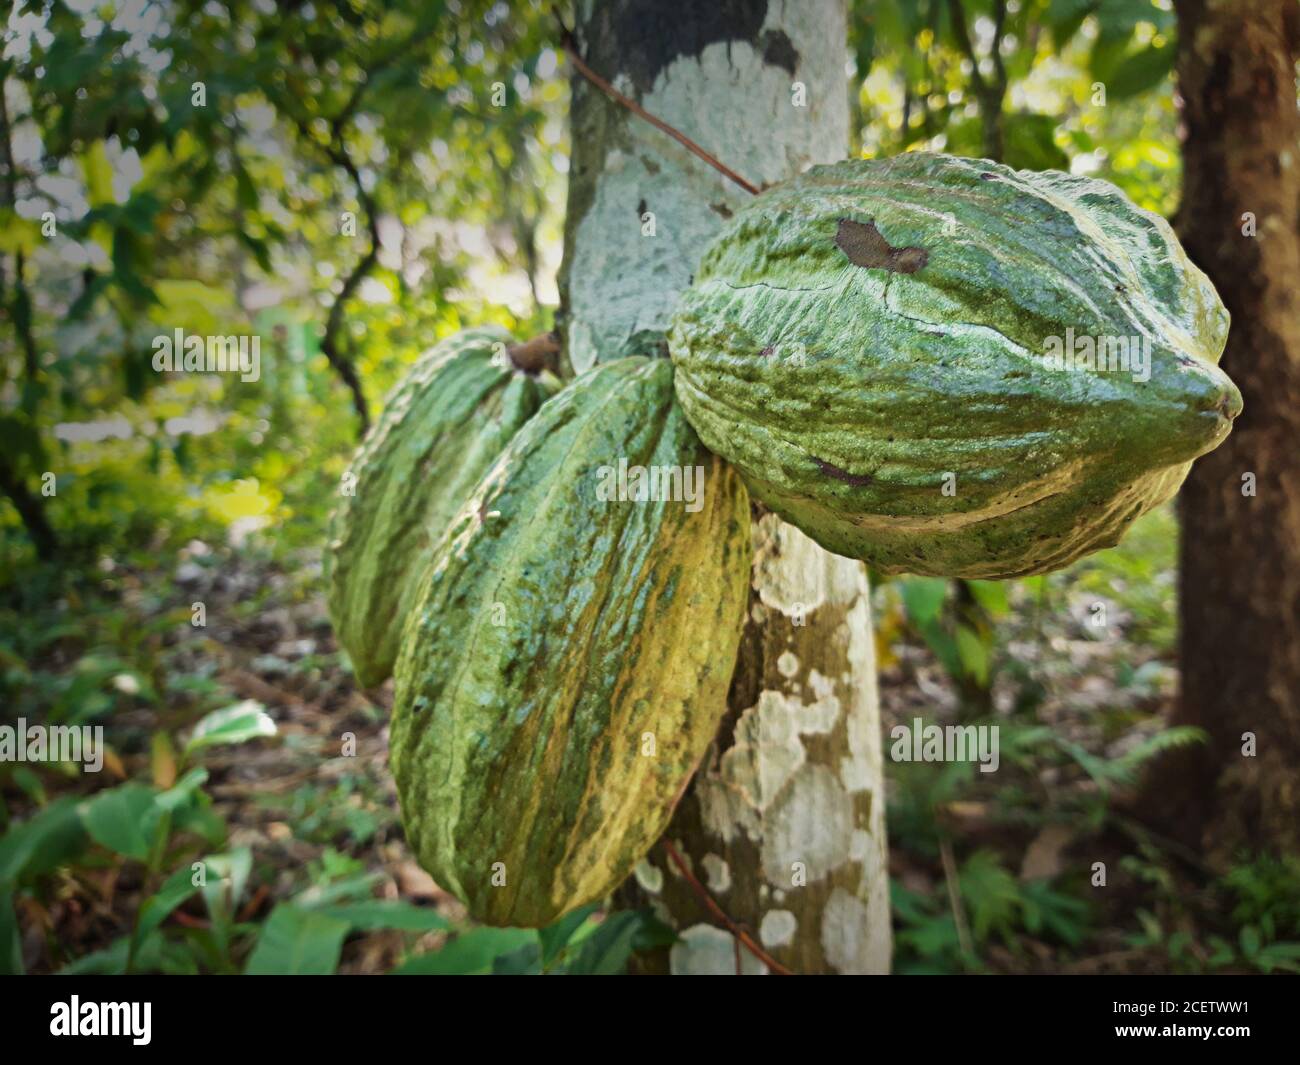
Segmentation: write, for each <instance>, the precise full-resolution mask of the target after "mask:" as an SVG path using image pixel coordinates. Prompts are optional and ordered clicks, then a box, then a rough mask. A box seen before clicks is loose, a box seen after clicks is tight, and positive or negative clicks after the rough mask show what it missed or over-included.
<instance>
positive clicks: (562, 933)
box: [537, 905, 600, 966]
mask: <svg viewBox="0 0 1300 1065" xmlns="http://www.w3.org/2000/svg"><path fill="white" fill-rule="evenodd" d="M599 908H600V907H599V906H596V905H591V906H580V907H578V909H576V910H574V911H573V912H572V913H566V914H565V915H564V916H563V917H561V918H560V919H559V920H558V921H556V922H555V923H554V924H552V925H547V927H545V928H541V929H538V932H537V938H538V939H539V940H541V944H542V965H543V966H546V965H549V964H550V963H551V962H552V961H554V960H555V958H556V957H557V956H558V955H559V954H560V952H561V951H562V950H564V948H565V947H566V946H568V944H569V941H570V940H571V939H572V938H573V936H574V934H575V933H576V932H577V931H578V929H579V928H580V927H581V926H582V922H583V921H585V920H587V918H588V917H590V916H591V915H592V914H593V913H595V912H596V911H597V910H598V909H599Z"/></svg>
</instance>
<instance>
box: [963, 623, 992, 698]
mask: <svg viewBox="0 0 1300 1065" xmlns="http://www.w3.org/2000/svg"><path fill="white" fill-rule="evenodd" d="M955 635H956V641H957V656H958V658H960V660H961V668H962V670H963V672H964V673H966V675H967V676H970V677H973V678H975V680H976V682H977V683H979V684H981V685H985V684H988V682H989V664H990V657H991V655H990V648H989V646H988V644H987V643H986V642H985V641H984V640H983V639H982V638H981V637H980V634H979V633H978V632H976V631H975V630H974V629H972V628H971V627H970V626H969V625H958V626H957V632H956V634H955Z"/></svg>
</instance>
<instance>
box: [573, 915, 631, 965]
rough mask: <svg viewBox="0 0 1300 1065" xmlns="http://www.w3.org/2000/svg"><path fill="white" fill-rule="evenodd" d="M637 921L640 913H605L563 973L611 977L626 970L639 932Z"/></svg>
mask: <svg viewBox="0 0 1300 1065" xmlns="http://www.w3.org/2000/svg"><path fill="white" fill-rule="evenodd" d="M641 920H642V919H641V914H640V913H638V912H637V911H635V910H619V911H617V912H616V913H611V914H609V915H608V916H607V917H606V918H605V919H604V920H603V921H601V922H600V925H599V926H598V927H597V929H596V931H595V932H593V933H592V934H591V935H590V936H589V937H588V938H587V940H586V941H585V942H584V943H583V944H582V949H581V950H579V951H578V956H577V957H576V958H574V960H573V962H572V963H571V964H570V965H569V966H568V968H567V971H568V972H569V973H571V974H573V975H585V974H590V975H596V976H612V975H615V974H618V973H622V972H624V971H626V969H627V963H628V961H629V960H630V959H631V957H632V952H633V949H634V945H635V943H636V939H637V935H638V933H639V932H640V931H641Z"/></svg>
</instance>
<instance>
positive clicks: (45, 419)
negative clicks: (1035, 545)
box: [0, 0, 1300, 974]
mask: <svg viewBox="0 0 1300 1065" xmlns="http://www.w3.org/2000/svg"><path fill="white" fill-rule="evenodd" d="M19 6H25V5H19ZM90 6H94V5H89V6H87V5H79V6H77V7H76V10H73V9H72V8H70V7H68V6H65V5H63V4H56V5H53V6H52V7H51V8H50V11H49V12H47V14H48V16H49V17H48V18H47V19H46V20H45V21H44V22H41V20H40V19H39V18H37V21H36V23H33V22H32V19H33V18H36V16H35V15H31V14H30V13H28V14H22V13H19V12H17V11H16V10H12V9H10V8H6V11H7V12H9V14H8V16H7V17H8V24H7V26H6V28H5V34H6V37H5V40H6V51H5V53H4V59H3V78H2V79H0V80H2V82H3V90H4V91H5V93H6V97H5V98H6V100H7V101H8V104H9V107H8V110H7V112H6V113H5V114H4V115H3V123H0V134H2V135H3V140H4V142H5V143H4V145H3V146H0V147H3V148H5V149H8V150H10V151H12V152H13V157H12V158H10V161H9V163H8V166H7V167H6V171H8V169H9V168H12V173H10V174H9V175H8V176H9V177H10V180H9V181H8V182H7V183H0V192H3V193H4V194H5V199H4V200H2V201H0V221H2V222H3V224H2V225H0V259H2V260H3V263H4V266H5V272H4V277H3V286H4V287H3V291H2V292H0V297H2V302H3V306H2V307H0V311H2V312H3V316H2V318H0V450H2V451H3V456H2V457H3V460H4V462H5V463H6V465H5V467H4V470H3V471H0V472H5V473H6V476H8V469H9V467H8V465H7V464H9V463H12V464H14V468H15V469H16V470H17V474H16V476H18V477H19V478H20V479H25V482H26V483H28V484H29V485H30V486H31V487H32V490H33V492H38V491H39V490H40V489H39V486H40V485H41V477H42V475H43V473H44V472H45V471H52V472H53V473H54V474H55V482H54V483H55V484H56V485H57V489H56V491H55V493H54V494H52V495H46V496H44V497H42V509H43V511H44V514H45V515H46V518H47V520H48V523H49V526H50V530H51V535H52V537H53V538H54V539H56V540H57V546H56V547H53V548H52V547H51V545H50V544H45V545H41V544H40V543H39V539H40V537H39V536H38V535H34V533H33V525H34V523H33V521H32V519H31V518H30V516H29V517H28V520H27V522H26V523H25V522H24V520H23V519H22V517H20V514H19V509H18V508H16V507H14V506H10V505H9V503H8V502H0V707H2V708H3V722H2V723H4V724H16V723H17V722H19V721H20V720H26V721H29V722H35V721H40V722H42V723H45V724H48V725H53V726H69V727H72V726H78V727H80V726H89V727H91V728H99V727H102V729H103V737H104V745H105V746H104V751H103V767H102V770H101V771H100V772H97V773H87V772H83V769H82V767H81V766H80V765H77V764H73V763H72V762H66V763H60V762H49V761H31V762H26V761H17V760H3V761H0V972H32V973H52V972H83V973H87V972H95V973H125V972H162V973H195V972H202V973H246V972H248V973H257V972H303V973H328V972H350V973H355V972H366V973H376V972H384V973H389V972H392V973H411V972H456V973H488V972H509V973H556V974H558V973H617V972H623V971H626V970H627V969H628V968H629V966H634V965H635V964H636V963H637V956H638V954H640V953H643V952H652V951H661V950H665V949H671V943H672V932H671V931H670V930H669V929H668V928H667V927H666V926H664V925H663V924H661V923H660V922H659V921H658V920H657V919H656V918H655V917H654V915H653V914H652V913H650V912H648V911H639V910H622V909H619V908H617V907H612V906H611V907H604V908H601V907H587V908H584V909H582V910H579V911H577V912H575V913H573V914H570V915H569V916H567V917H565V918H564V919H563V920H561V921H560V922H559V923H558V924H556V925H554V926H553V927H551V928H547V929H543V930H541V931H531V930H517V929H494V928H485V927H476V926H474V925H473V924H472V923H471V922H469V921H468V920H467V919H466V917H465V914H464V910H463V908H462V907H461V906H460V904H459V903H458V902H457V901H456V900H455V899H454V898H453V897H452V896H451V895H450V894H448V893H447V892H445V891H443V890H442V889H441V888H439V887H438V886H437V885H436V884H435V883H434V882H433V881H432V880H431V879H430V877H429V876H428V874H427V873H425V872H424V871H423V870H421V869H420V867H419V866H418V865H417V864H416V863H415V861H414V860H413V858H412V855H411V853H410V852H409V850H408V849H407V846H406V844H405V842H404V840H403V835H402V829H401V825H400V822H399V820H398V813H397V801H396V794H395V790H394V785H393V781H392V778H391V776H390V773H389V770H388V762H387V719H388V713H387V711H388V707H389V704H390V701H391V687H387V686H386V687H384V688H381V689H379V690H377V691H373V692H362V691H359V690H358V688H357V686H356V684H355V682H354V679H353V676H352V673H351V668H350V665H349V663H348V662H347V660H346V657H345V656H344V655H343V654H342V653H341V652H340V651H339V649H338V647H337V645H336V643H335V640H334V637H333V634H332V632H331V628H330V624H329V621H328V618H327V615H326V611H325V606H324V599H323V593H324V590H323V588H322V582H321V574H320V559H321V548H322V545H323V544H324V543H325V541H326V538H327V536H328V528H329V516H330V513H331V510H332V508H333V505H334V502H335V501H336V499H337V498H338V492H339V485H340V479H341V477H342V475H343V473H344V471H345V469H346V467H347V464H348V461H349V458H350V456H351V453H352V450H353V448H354V447H355V444H356V440H357V437H358V426H359V424H360V421H361V414H360V412H359V408H366V409H367V410H368V413H369V414H371V415H373V414H374V412H375V411H376V410H377V409H378V408H379V405H380V403H381V400H382V397H383V395H384V394H385V392H386V391H387V389H388V388H389V387H391V385H392V384H393V383H394V382H395V381H396V380H397V379H398V378H399V377H400V375H401V374H402V373H403V372H404V370H405V369H406V368H408V367H409V366H410V364H411V363H412V362H413V361H414V359H415V358H416V357H417V356H418V354H419V353H420V352H421V351H423V350H426V349H427V348H428V347H430V346H431V345H432V344H433V343H434V342H435V341H437V340H438V339H441V338H442V337H445V336H447V335H450V334H451V333H453V332H455V331H456V330H458V329H460V328H463V327H465V326H468V325H474V324H480V323H485V322H493V323H495V324H499V325H501V326H503V327H505V328H506V329H508V330H510V331H511V332H512V333H514V334H515V335H517V336H519V337H526V336H530V335H532V334H535V333H537V332H540V331H541V330H544V329H549V328H550V327H551V326H552V324H553V320H554V309H555V305H556V302H557V300H558V296H557V294H556V287H555V272H556V269H557V267H558V262H559V245H560V226H561V220H562V218H563V211H564V189H565V183H566V174H567V168H568V154H567V153H568V143H567V133H566V132H565V126H564V118H565V113H566V101H567V88H566V80H565V79H566V76H567V70H566V68H565V65H564V63H563V60H562V58H561V57H560V55H559V54H558V52H557V50H556V48H555V45H554V42H553V40H552V36H553V26H552V23H551V21H550V17H549V13H548V11H547V10H545V8H544V7H543V6H542V5H540V4H535V5H532V6H531V7H530V6H528V5H518V6H519V7H520V8H521V9H522V8H527V9H528V10H527V12H526V13H521V14H518V15H517V17H514V16H512V18H510V19H506V18H505V17H504V15H503V14H502V10H501V9H504V7H505V5H496V4H482V3H478V2H476V0H475V2H466V3H464V4H462V5H461V7H462V8H463V9H464V10H463V12H462V16H463V17H462V18H460V19H459V20H457V21H456V22H455V24H454V25H449V20H446V19H444V20H442V21H438V20H437V18H435V17H434V16H432V15H430V16H428V18H432V19H433V21H432V22H426V13H427V12H432V11H435V9H441V7H442V5H431V4H424V3H422V2H421V0H409V2H390V3H386V4H371V3H363V2H360V0H358V2H356V3H352V4H331V3H320V4H307V5H297V6H296V7H293V10H292V12H291V13H288V14H284V15H283V16H282V15H281V14H280V13H279V12H278V11H277V10H276V6H275V5H264V4H251V3H250V4H245V3H234V4H230V5H224V4H223V5H213V4H190V3H183V2H180V3H172V4H164V5H145V6H146V7H151V8H154V9H155V10H156V11H162V10H164V9H165V11H166V18H165V19H162V20H161V21H158V20H155V21H152V22H150V21H148V17H145V16H141V19H142V20H143V21H139V20H138V21H137V23H132V24H130V25H123V24H122V18H121V13H120V12H119V13H118V14H117V15H116V16H115V15H114V14H113V13H112V12H111V11H109V10H107V8H105V10H104V11H103V12H102V13H103V14H104V16H105V17H104V18H103V19H100V18H98V17H97V16H94V15H92V14H86V15H82V14H78V12H79V11H81V10H82V9H83V7H85V8H86V9H87V10H89V7H90ZM126 6H127V7H131V5H126ZM137 6H139V5H137ZM965 6H966V8H967V9H969V11H970V21H971V26H972V27H973V28H974V30H975V33H974V44H973V45H972V43H971V41H970V40H963V39H962V38H963V37H964V36H965V35H964V34H962V35H957V34H954V32H953V27H952V25H951V24H950V22H949V21H947V16H946V15H943V14H942V12H943V11H951V9H952V8H954V7H958V8H960V7H961V5H957V4H948V3H939V2H937V0H935V2H929V0H913V2H909V3H894V2H888V3H883V2H882V3H874V2H870V0H857V2H855V3H854V4H852V5H851V19H850V23H851V26H852V34H853V39H852V41H851V52H852V54H853V56H854V57H855V58H854V62H855V63H856V67H855V68H854V69H855V71H856V73H855V74H854V76H853V77H854V86H855V88H856V89H857V90H858V91H857V92H856V94H855V97H854V99H855V107H856V115H855V150H860V151H861V152H862V153H864V154H868V155H889V154H894V153H896V152H900V151H904V150H909V149H913V148H928V149H933V150H940V151H943V150H946V151H950V152H957V153H962V154H973V155H978V154H984V153H986V151H987V150H988V147H989V144H990V143H993V142H996V143H995V146H1000V147H1001V148H1004V149H1005V152H1004V155H1005V158H1006V161H1007V162H1008V163H1010V164H1012V165H1015V166H1018V167H1060V168H1063V169H1070V170H1074V171H1076V172H1080V173H1091V174H1096V175H1098V176H1101V177H1105V178H1107V179H1108V180H1111V181H1113V182H1115V183H1117V184H1118V185H1119V186H1120V187H1122V188H1123V189H1124V191H1125V192H1126V193H1128V194H1129V195H1130V196H1132V197H1133V198H1134V199H1135V201H1136V202H1138V203H1139V204H1141V205H1142V206H1145V207H1148V208H1150V209H1152V210H1156V211H1160V212H1162V213H1164V214H1166V215H1168V214H1170V213H1171V212H1172V211H1173V210H1174V209H1175V208H1176V207H1177V201H1178V190H1179V156H1178V144H1177V139H1176V135H1175V112H1174V105H1173V88H1172V78H1171V76H1170V69H1171V65H1172V61H1173V47H1174V45H1173V40H1174V28H1173V26H1172V21H1173V16H1172V14H1171V11H1170V5H1169V4H1167V3H1163V2H1147V0H1142V2H1139V0H1115V2H1113V3H1112V2H1110V0H1079V2H1073V0H1072V2H1066V3H1062V2H1060V0H1020V2H1019V3H1017V4H1011V5H1004V7H1005V6H1010V7H1011V8H1013V9H1014V10H1013V11H1012V12H1011V16H1010V21H1008V22H1007V23H1006V24H1005V25H1003V24H1001V23H999V28H998V32H999V33H1003V34H1005V37H1003V38H1001V39H999V40H998V41H996V42H994V47H996V48H998V49H999V50H1000V53H999V54H1002V55H1004V56H1005V58H1006V69H1005V71H1004V75H1005V76H1004V78H1003V83H1002V84H1001V89H1002V92H1003V97H1002V98H998V99H997V100H996V106H997V108H998V111H997V113H998V115H999V116H1000V118H1001V119H1002V120H1004V121H1003V123H1002V129H1001V132H1000V134H999V135H998V136H997V137H994V134H996V133H997V132H998V131H997V130H993V129H991V128H990V127H989V124H988V123H986V122H982V121H981V114H980V109H979V106H977V104H980V103H983V104H987V103H988V99H989V96H988V93H989V91H990V89H991V85H990V83H988V82H984V83H982V84H980V85H978V86H977V85H975V84H974V83H973V82H972V80H971V76H970V70H971V65H970V64H969V63H965V62H964V60H965V59H966V58H967V57H966V55H965V51H966V50H967V49H969V48H971V47H976V48H987V47H988V46H989V41H990V39H991V37H992V35H993V33H994V26H993V23H992V22H991V20H990V19H989V18H988V17H987V9H989V6H990V5H988V4H986V3H977V2H969V3H967V4H966V5H965ZM231 12H233V15H232V14H231ZM149 17H152V16H149ZM339 42H350V43H349V46H348V47H347V48H341V47H340V45H339ZM160 56H166V57H167V58H168V59H169V62H168V63H162V64H160V63H159V62H157V60H158V58H159V57H160ZM987 67H988V64H987V62H986V63H985V68H987ZM200 76H202V78H203V79H204V80H205V81H206V86H207V92H208V94H209V104H208V106H207V109H206V110H204V109H202V108H193V109H192V104H191V103H190V101H191V99H192V96H193V91H192V88H191V86H192V85H193V83H194V82H196V81H197V80H200ZM1099 81H1102V82H1105V83H1106V84H1107V86H1108V87H1109V93H1110V95H1109V99H1108V101H1107V102H1105V103H1104V104H1103V105H1101V106H1098V105H1096V103H1095V101H1094V102H1091V103H1090V101H1091V100H1093V97H1094V96H1095V89H1094V86H1095V84H1096V83H1097V82H1099ZM497 84H500V85H502V86H503V88H504V90H505V92H506V105H505V106H502V107H497V106H495V105H492V104H490V103H488V102H486V101H489V100H491V99H492V97H493V93H494V92H495V91H496V90H495V89H494V88H493V87H494V86H495V85H497ZM977 90H978V91H977ZM990 138H993V141H990ZM729 162H738V163H740V164H743V160H742V161H729ZM741 169H743V165H742V166H741ZM47 210H50V211H53V212H54V213H55V215H56V216H57V218H58V226H59V229H58V232H59V240H58V241H54V240H47V239H46V237H45V236H44V235H43V234H42V229H41V227H42V223H41V216H42V214H43V212H45V211H47ZM348 219H350V220H351V222H350V224H351V226H352V228H351V229H348V228H345V227H347V226H348V225H349V222H348ZM15 267H16V269H15ZM338 301H342V303H343V304H344V306H341V307H340V308H339V310H338V313H335V308H336V306H337V305H338ZM173 327H183V328H184V330H185V331H186V332H187V333H190V334H193V335H209V334H214V333H220V334H226V333H233V332H254V333H256V334H257V335H259V336H261V337H262V338H263V346H262V355H263V358H262V369H263V373H262V376H261V379H260V380H257V381H251V382H241V381H238V379H237V378H234V377H231V376H229V375H218V374H207V375H199V374H180V375H169V376H165V375H161V374H155V373H153V372H152V370H151V369H150V340H151V338H152V337H153V336H154V335H155V334H156V333H159V332H160V331H164V330H168V331H169V330H170V329H171V328H173ZM343 367H349V368H350V369H351V371H352V373H353V375H354V376H355V378H356V380H357V381H358V382H359V384H358V387H357V389H356V390H354V389H352V388H351V387H350V386H349V385H348V384H347V382H346V379H345V373H344V372H343V371H342V368H343ZM358 394H359V396H360V399H358ZM25 525H26V526H27V527H25ZM35 531H36V532H37V533H39V529H36V530H35ZM1178 535H1179V533H1178V526H1177V521H1176V518H1175V514H1174V510H1173V508H1172V507H1165V508H1162V509H1159V510H1157V511H1154V512H1152V513H1151V514H1149V515H1147V516H1146V517H1145V518H1144V519H1142V520H1141V522H1140V523H1138V525H1137V526H1136V527H1135V528H1134V529H1133V531H1132V532H1131V534H1130V535H1129V536H1128V537H1127V539H1126V540H1125V541H1124V543H1123V544H1122V545H1121V546H1120V547H1118V548H1115V549H1113V550H1108V551H1104V552H1101V553H1099V554H1097V555H1095V556H1093V557H1091V558H1089V559H1086V560H1084V561H1082V562H1080V563H1077V564H1075V565H1074V566H1072V567H1070V568H1069V569H1067V570H1065V571H1062V572H1059V573H1056V574H1053V575H1050V576H1048V577H1042V578H1033V579H1027V580H1016V581H1007V582H980V581H975V582H957V581H947V580H939V579H928V578H906V577H905V578H892V579H885V580H879V581H877V582H875V588H874V606H875V620H876V625H877V632H876V644H877V656H878V660H879V666H880V689H881V704H882V718H883V729H884V740H883V746H884V750H885V752H886V761H885V773H886V778H887V788H888V814H887V817H888V827H889V851H890V883H891V891H892V899H893V913H894V937H895V960H894V967H895V970H896V971H898V972H900V973H923V972H1026V971H1028V972H1080V973H1082V972H1093V973H1096V972H1126V973H1136V972H1169V971H1173V972H1179V973H1210V972H1300V859H1296V858H1294V857H1292V858H1277V857H1271V856H1267V855H1260V854H1253V853H1246V852H1243V853H1240V854H1238V855H1236V857H1235V860H1234V862H1233V864H1232V865H1231V867H1230V868H1228V869H1226V870H1224V869H1222V868H1220V869H1211V868H1209V867H1207V866H1206V865H1205V864H1204V863H1203V861H1202V859H1201V858H1200V856H1198V855H1197V854H1195V853H1192V852H1189V851H1187V850H1186V849H1184V848H1181V847H1179V846H1177V845H1175V844H1173V843H1171V842H1170V841H1168V840H1165V839H1163V838H1161V837H1160V836H1159V835H1158V834H1155V833H1153V832H1152V831H1151V829H1150V828H1149V827H1148V826H1147V825H1146V824H1145V823H1144V820H1143V812H1142V810H1141V808H1140V805H1139V804H1138V803H1137V801H1136V795H1137V784H1138V781H1139V779H1140V777H1141V774H1142V772H1143V769H1144V767H1145V766H1146V765H1148V764H1149V762H1150V760H1151V759H1152V758H1153V757H1155V756H1156V755H1157V754H1158V753H1159V752H1161V751H1163V750H1165V749H1168V748H1170V747H1173V746H1179V745H1187V744H1196V743H1199V742H1201V737H1200V736H1199V735H1198V734H1197V733H1196V732H1195V731H1193V730H1187V729H1169V728H1167V727H1166V725H1165V721H1166V719H1167V717H1168V711H1169V708H1170V706H1171V704H1172V701H1173V699H1174V698H1175V693H1176V687H1177V681H1178V677H1177V669H1176V656H1175V625H1176V615H1177V603H1176V581H1175V569H1176V557H1177V550H1176V545H1177V537H1178ZM917 718H920V719H922V720H923V721H924V722H925V723H929V724H936V725H943V726H946V725H963V726H965V725H975V726H983V725H996V726H997V728H998V735H999V744H1000V748H999V757H1000V766H999V769H998V771H997V772H996V773H981V772H980V769H979V765H978V764H977V763H972V762H970V761H966V762H961V763H948V764H945V763H934V762H923V761H922V762H903V761H895V760H892V759H891V758H890V757H889V752H890V748H891V740H890V730H891V729H892V728H894V727H895V726H898V725H908V726H910V725H912V723H913V722H914V721H915V719H917ZM699 920H701V921H705V920H709V916H708V914H707V913H706V911H705V910H704V908H703V906H701V909H700V914H699Z"/></svg>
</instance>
